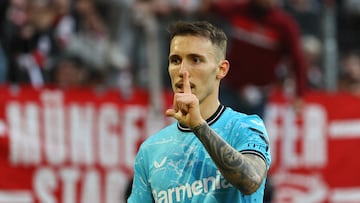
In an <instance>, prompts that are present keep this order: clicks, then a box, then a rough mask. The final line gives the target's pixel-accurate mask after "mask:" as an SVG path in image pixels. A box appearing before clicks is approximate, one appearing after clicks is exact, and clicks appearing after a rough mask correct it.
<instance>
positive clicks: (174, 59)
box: [169, 56, 181, 65]
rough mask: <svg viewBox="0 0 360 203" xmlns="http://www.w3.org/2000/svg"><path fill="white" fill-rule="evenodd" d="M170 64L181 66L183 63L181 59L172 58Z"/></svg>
mask: <svg viewBox="0 0 360 203" xmlns="http://www.w3.org/2000/svg"><path fill="white" fill-rule="evenodd" d="M169 62H170V63H171V64H175V65H177V64H180V63H181V60H180V58H179V57H176V56H171V57H170V59H169Z"/></svg>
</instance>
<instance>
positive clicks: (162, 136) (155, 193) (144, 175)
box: [128, 106, 271, 203]
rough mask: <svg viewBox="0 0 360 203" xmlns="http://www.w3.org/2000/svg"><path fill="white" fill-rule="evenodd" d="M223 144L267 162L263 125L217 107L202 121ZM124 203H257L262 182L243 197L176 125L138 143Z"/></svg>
mask: <svg viewBox="0 0 360 203" xmlns="http://www.w3.org/2000/svg"><path fill="white" fill-rule="evenodd" d="M207 122H208V124H209V126H210V127H211V128H212V129H213V130H214V131H215V132H216V133H217V134H218V135H220V136H221V137H222V138H223V139H224V140H225V141H226V142H227V143H229V144H230V145H231V146H233V147H234V148H235V149H237V150H238V151H240V152H242V153H251V154H256V155H258V156H260V157H261V158H263V159H264V161H265V162H266V165H267V169H269V166H270V163H271V156H270V148H269V147H270V146H269V142H268V135H267V132H266V129H265V126H264V123H263V121H262V120H261V119H260V118H259V117H258V116H256V115H245V114H242V113H239V112H236V111H233V110H232V109H231V108H228V107H227V108H226V107H224V106H220V107H219V109H218V110H217V112H216V113H215V114H214V115H213V116H212V117H211V118H210V119H208V120H207ZM134 174H135V175H134V181H133V187H132V192H131V195H130V197H129V199H128V202H129V203H148V202H159V203H175V202H201V203H227V202H228V203H235V202H241V203H250V202H251V203H262V202H263V194H264V186H265V180H264V182H263V183H262V185H261V187H260V188H259V189H258V190H257V191H256V192H255V193H253V194H251V195H244V194H242V193H241V192H240V191H239V190H238V189H236V188H235V187H233V186H232V185H231V184H230V183H229V182H228V181H227V180H225V179H224V177H223V176H222V175H221V174H220V172H219V170H218V169H217V167H216V166H215V164H214V162H213V161H212V159H211V158H210V156H209V154H208V153H207V151H206V150H205V148H204V147H203V145H202V143H201V142H200V141H199V140H198V138H197V137H196V136H195V135H194V133H192V131H191V130H190V129H188V128H185V127H182V126H181V125H179V124H178V123H177V122H176V123H173V124H171V125H169V126H167V127H166V128H164V129H162V130H161V131H159V132H158V133H156V134H154V135H152V136H150V137H149V138H148V139H147V140H146V141H145V142H144V143H142V145H141V147H140V149H139V152H138V154H137V156H136V160H135V165H134Z"/></svg>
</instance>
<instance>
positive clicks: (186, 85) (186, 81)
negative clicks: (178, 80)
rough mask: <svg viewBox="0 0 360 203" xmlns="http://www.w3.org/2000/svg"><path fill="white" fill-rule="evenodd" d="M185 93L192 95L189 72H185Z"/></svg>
mask: <svg viewBox="0 0 360 203" xmlns="http://www.w3.org/2000/svg"><path fill="white" fill-rule="evenodd" d="M183 77H184V84H183V86H184V93H187V94H191V85H190V80H189V72H187V71H185V72H184V76H183Z"/></svg>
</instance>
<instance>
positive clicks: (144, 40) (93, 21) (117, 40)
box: [0, 0, 360, 203]
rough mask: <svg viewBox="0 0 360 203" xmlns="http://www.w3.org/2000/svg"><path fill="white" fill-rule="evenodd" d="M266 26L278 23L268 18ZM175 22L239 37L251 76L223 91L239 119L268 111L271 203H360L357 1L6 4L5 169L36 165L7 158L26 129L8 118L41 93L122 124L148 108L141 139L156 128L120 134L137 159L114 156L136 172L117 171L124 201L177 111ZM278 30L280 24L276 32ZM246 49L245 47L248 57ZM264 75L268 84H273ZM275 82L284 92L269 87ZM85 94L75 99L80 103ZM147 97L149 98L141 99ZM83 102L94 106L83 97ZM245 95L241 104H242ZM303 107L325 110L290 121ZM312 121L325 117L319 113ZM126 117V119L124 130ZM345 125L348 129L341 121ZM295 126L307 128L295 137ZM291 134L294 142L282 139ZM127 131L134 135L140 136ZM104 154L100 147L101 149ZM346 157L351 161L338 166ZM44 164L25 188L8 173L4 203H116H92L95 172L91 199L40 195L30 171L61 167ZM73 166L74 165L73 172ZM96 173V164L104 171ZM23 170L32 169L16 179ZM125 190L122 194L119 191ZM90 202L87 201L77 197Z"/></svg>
mask: <svg viewBox="0 0 360 203" xmlns="http://www.w3.org/2000/svg"><path fill="white" fill-rule="evenodd" d="M247 2H256V3H254V4H257V5H260V6H259V7H256V8H251V9H248V10H247V9H245V8H243V7H241V6H240V7H239V8H240V9H238V10H235V11H233V10H231V8H237V7H236V6H234V5H240V4H243V3H247ZM270 7H271V8H275V9H277V12H278V13H277V14H274V15H273V16H271V17H264V16H266V14H267V13H268V11H267V9H269V8H270ZM229 11H231V12H229ZM242 12H244V13H242ZM252 12H254V13H252ZM230 13H235V14H234V15H235V16H236V15H237V14H239V16H240V17H239V16H238V17H234V16H231V15H230ZM279 13H280V14H279ZM265 18H266V19H270V20H264V19H265ZM259 19H260V20H259ZM176 20H208V21H210V22H212V23H214V24H216V25H218V26H220V27H221V28H223V29H224V30H225V32H226V33H227V34H228V37H229V60H230V64H235V65H233V66H232V67H231V68H232V69H239V70H242V71H243V72H241V73H239V74H235V73H236V72H234V74H231V76H232V77H230V80H229V81H228V82H224V87H226V88H224V89H221V100H222V101H223V102H224V103H225V104H226V105H229V106H232V107H233V108H234V109H238V110H240V111H242V110H243V111H244V112H246V113H258V114H259V115H261V116H262V117H263V118H264V119H265V121H266V123H267V124H268V128H269V136H270V139H271V140H272V143H273V146H274V147H273V148H274V151H273V156H274V166H273V169H272V172H271V173H270V178H269V179H270V180H271V184H272V185H271V186H269V187H271V191H269V192H270V193H269V194H268V195H270V196H271V197H269V199H268V201H267V202H271V201H272V202H276V203H278V202H309V203H310V202H314V203H317V202H319V203H322V202H338V203H340V202H354V203H355V202H360V196H359V192H360V184H359V183H360V177H359V175H357V176H352V175H351V174H354V173H356V172H354V173H352V172H353V171H355V169H356V170H357V169H359V168H360V166H358V165H359V164H356V166H355V167H354V166H353V165H351V164H349V163H350V162H351V163H355V162H357V161H354V160H353V157H352V158H349V156H351V154H352V153H350V151H351V150H350V149H354V150H356V149H357V148H356V147H355V146H353V145H351V144H349V143H352V144H356V143H358V142H359V137H360V129H359V128H358V127H357V126H360V121H359V119H360V109H359V107H358V106H360V105H358V103H357V102H359V101H360V37H359V36H360V1H358V0H214V1H211V0H0V86H1V92H0V104H1V108H0V144H3V145H4V146H5V147H3V149H4V150H3V151H1V148H0V157H2V162H3V163H5V165H3V167H0V170H2V172H5V171H7V173H5V174H12V175H16V174H17V173H18V172H21V171H23V170H26V171H28V169H27V167H28V166H27V164H25V165H24V166H23V165H22V164H20V165H19V164H18V163H17V162H13V159H11V160H10V158H9V159H8V155H9V154H11V153H10V152H8V151H7V150H9V151H11V150H10V148H11V147H10V146H12V145H11V144H9V143H11V142H12V141H11V140H12V138H11V136H12V133H13V132H12V131H11V130H9V129H11V128H14V126H11V125H10V124H11V122H15V121H14V120H11V118H12V117H11V116H10V113H11V112H12V111H7V110H6V109H7V107H8V106H9V104H10V103H11V102H12V101H13V100H16V101H18V102H19V103H22V102H23V101H28V100H29V101H31V100H32V98H33V95H38V94H39V93H38V92H36V91H42V90H44V89H46V88H50V89H52V90H57V91H60V92H63V94H65V95H72V96H69V98H72V99H73V100H74V101H76V102H84V101H85V100H86V99H84V98H87V99H88V100H87V101H88V102H94V103H96V104H97V105H99V103H100V106H101V104H102V102H104V101H108V102H113V103H116V105H118V106H119V109H120V110H119V111H120V112H119V114H121V113H122V111H123V106H124V105H125V106H126V105H129V106H131V105H134V104H139V105H140V106H147V105H149V109H150V111H151V113H150V114H151V115H150V119H148V120H152V122H150V123H151V124H148V125H150V127H149V126H146V124H144V123H143V121H142V122H136V124H135V125H136V126H137V130H138V129H145V128H147V130H146V132H141V133H138V134H136V136H133V138H129V137H131V136H125V135H123V134H122V133H119V134H120V136H122V137H124V138H121V139H120V141H119V143H120V144H119V146H128V145H127V144H130V145H131V146H132V145H133V148H129V149H128V148H126V147H125V148H126V150H128V151H126V153H130V154H131V155H129V154H121V153H120V152H119V151H113V153H114V152H116V153H119V154H120V155H119V156H129V158H128V160H126V161H125V162H126V163H125V164H124V163H120V164H119V163H117V162H116V164H115V166H116V167H115V168H118V169H119V171H121V173H122V175H121V176H119V177H120V178H118V179H113V180H114V181H118V182H119V183H120V185H119V186H118V187H115V188H113V189H112V192H113V193H114V194H113V193H111V192H110V193H106V192H104V193H105V194H107V195H109V194H110V196H111V197H112V198H113V199H116V198H115V197H113V196H116V197H118V199H119V198H120V199H121V200H119V201H120V202H121V201H124V202H125V200H124V199H125V198H126V195H127V194H128V193H127V192H128V191H126V190H128V189H129V186H130V184H129V183H131V176H132V161H133V158H134V156H135V154H136V149H137V147H138V146H139V144H140V143H141V141H143V139H145V138H146V137H147V136H149V135H150V134H151V133H150V132H154V131H156V130H157V129H159V128H160V127H161V126H163V125H164V123H166V122H167V121H164V122H163V123H162V122H160V123H156V122H155V121H156V120H157V119H159V118H161V119H160V120H162V118H163V117H164V115H163V109H164V106H166V105H167V104H168V103H169V104H171V96H170V97H166V98H165V99H163V97H162V94H164V92H171V89H170V80H169V77H168V74H167V65H168V51H169V50H168V48H169V36H168V33H167V30H166V28H167V26H168V25H169V23H171V22H173V21H176ZM258 20H259V21H258ZM272 21H275V23H273V24H272ZM263 22H265V24H264V25H263V24H262V23H263ZM276 23H279V24H281V25H282V27H281V26H278V24H276ZM242 47H246V48H244V49H241V48H242ZM250 50H251V51H250ZM242 56H244V58H242ZM245 56H246V57H245ZM255 62H256V63H255ZM258 62H259V63H258ZM261 62H264V63H263V64H261ZM242 64H250V65H249V66H248V67H244V66H247V65H242ZM252 64H255V65H258V66H260V67H261V68H259V67H257V66H256V67H255V65H254V68H253V67H251V65H252ZM268 65H269V66H273V67H272V68H271V71H272V72H266V71H264V70H265V69H266V67H267V66H268ZM264 67H265V69H264ZM257 68H258V69H257ZM249 69H252V70H254V71H255V74H257V75H256V76H254V75H251V74H252V73H249V72H248V70H249ZM246 74H249V77H246V78H247V79H249V81H246V82H247V83H246V84H239V81H243V79H241V78H240V76H246ZM268 76H269V77H268ZM262 77H267V79H264V80H263V79H262ZM239 78H240V79H239ZM267 80H271V81H270V82H269V81H267ZM234 81H235V82H234ZM269 84H271V86H275V88H271V89H269ZM254 86H258V87H260V88H254ZM19 88H20V89H21V88H23V89H32V90H31V91H30V93H29V92H28V93H26V95H27V96H26V95H25V94H23V95H22V96H21V94H22V93H21V92H20V93H19V92H16V96H11V95H12V94H14V89H16V90H18V89H19ZM74 89H75V90H76V91H75V94H72V93H71V91H73V90H74ZM79 89H81V91H79ZM94 90H96V91H94ZM139 90H141V93H138V91H139ZM34 91H35V92H34ZM84 91H85V92H87V93H88V94H86V93H84ZM107 91H115V92H116V93H115V94H119V95H120V97H121V99H120V97H119V98H117V97H112V96H109V97H106V98H107V99H104V98H100V97H99V95H102V93H104V92H107ZM94 92H95V93H94ZM279 92H280V93H279ZM143 93H144V94H143ZM234 93H235V94H234ZM81 94H86V96H85V97H84V98H81V97H80V96H79V95H81ZM237 94H238V96H236V98H234V97H231V96H234V95H237ZM24 95H25V96H24ZM54 95H55V96H58V95H57V94H54ZM139 95H140V96H139ZM144 95H146V96H144ZM273 95H275V96H273ZM279 95H280V96H279ZM309 95H310V96H309ZM334 95H335V96H334ZM137 96H138V97H137ZM97 97H99V98H97ZM241 97H243V98H241ZM39 98H40V96H39ZM41 98H43V97H41ZM54 98H55V99H54ZM56 98H60V99H61V98H63V97H53V96H51V95H50V97H49V98H48V99H49V101H51V102H53V103H51V102H50V103H49V105H50V106H51V105H55V104H56V101H58V100H57V99H56ZM64 98H65V97H64ZM114 98H117V99H114ZM263 98H266V99H263ZM284 98H285V99H284ZM289 98H290V100H289ZM297 98H302V100H303V101H305V103H308V104H313V103H315V104H319V105H313V106H311V105H308V106H306V105H305V107H309V108H305V109H303V110H302V111H303V112H305V113H304V114H303V115H305V116H303V117H301V118H300V119H299V118H298V117H296V113H295V114H290V113H289V112H287V111H286V110H284V109H286V108H285V107H284V101H291V100H293V99H294V100H295V99H297ZM164 100H165V101H164ZM44 101H45V100H44ZM46 101H48V100H46ZM64 101H65V100H64ZM168 101H170V102H168ZM259 101H262V102H259ZM41 102H43V100H41V101H40V103H41ZM67 102H69V101H67ZM144 102H145V103H146V104H144ZM234 102H235V103H234ZM69 103H71V99H70V102H69ZM259 103H261V104H259ZM238 104H241V105H238ZM69 105H70V104H69ZM65 106H66V105H65ZM319 106H322V108H320V109H321V111H317V110H319V108H318V107H319ZM286 107H288V106H286ZM279 109H280V110H279ZM314 109H315V111H314ZM6 112H7V113H8V114H7V113H6ZM9 112H10V113H9ZM134 112H135V113H133V114H139V115H141V116H143V117H146V116H147V113H146V112H147V110H146V111H145V112H143V111H139V112H140V113H139V112H137V111H134ZM136 112H137V113H136ZM275 112H276V113H275ZM279 112H280V113H279ZM313 112H317V113H318V114H316V115H315V114H312V113H313ZM319 112H320V113H319ZM321 112H326V113H324V114H326V116H324V117H321V116H320V117H318V116H317V115H323V114H321ZM80 114H81V113H80ZM19 115H20V114H19ZM86 115H88V114H86ZM334 115H335V116H334ZM122 116H123V117H122ZM141 116H140V117H141ZM306 116H308V117H306ZM19 117H21V116H19ZM104 118H105V117H104ZM124 118H125V120H121V119H124ZM126 118H127V117H126V115H125V116H124V115H120V118H119V119H120V121H119V123H121V124H118V126H115V125H114V126H111V129H112V130H114V132H115V131H116V130H118V131H121V132H122V130H123V128H126V127H124V126H125V125H127V124H124V123H127V120H126ZM129 119H130V120H129V122H132V120H131V119H133V117H131V116H129ZM306 119H308V120H306ZM312 119H313V120H312ZM339 119H340V120H341V119H345V120H346V122H347V121H349V122H347V123H346V122H345V121H344V122H340V123H339V122H335V121H338V120H339ZM332 121H334V122H332ZM29 122H30V121H29ZM311 122H312V123H311ZM279 123H280V124H279ZM289 123H290V124H289ZM324 123H326V126H325V124H324ZM311 124H313V125H317V126H316V127H319V126H320V127H322V128H321V129H320V131H321V132H320V133H322V134H325V137H326V135H327V134H329V135H330V137H332V138H337V139H338V138H339V137H341V136H343V134H345V135H344V136H343V137H346V141H341V142H340V143H339V142H337V143H335V142H334V141H333V140H330V141H329V140H327V139H326V138H324V137H322V138H318V137H317V136H316V135H318V134H319V131H316V132H310V131H311V129H317V128H316V127H314V126H313V125H311ZM330 124H331V125H330ZM332 124H333V125H332ZM358 124H359V125H358ZM44 125H46V123H45V124H44ZM123 125H124V126H123ZM119 126H120V127H119ZM279 126H280V127H279ZM284 126H285V127H284ZM286 126H296V130H294V128H292V129H289V128H286ZM309 126H310V127H309ZM29 129H30V128H29ZM300 129H302V131H301V130H300ZM309 129H310V130H309ZM277 130H278V131H277ZM281 130H284V133H279V132H280V131H281ZM287 130H288V131H287ZM306 130H308V131H306ZM118 131H116V132H118ZM140 131H141V130H140ZM111 132H113V131H111ZM129 132H131V133H129ZM309 132H310V133H309ZM41 133H44V132H42V131H40V132H39V134H41ZM66 133H69V134H71V132H67V131H66V132H65V134H66ZM124 133H125V134H126V133H128V134H129V135H132V131H124ZM287 133H289V134H287ZM341 133H343V134H341ZM44 134H46V132H45V133H44ZM115 134H116V133H115ZM284 134H285V135H284ZM292 134H294V135H292ZM295 134H296V136H295ZM314 134H315V136H314ZM41 135H42V134H41ZM309 135H311V136H310V138H309ZM125 138H129V139H130V141H127V140H126V139H125ZM307 138H309V139H307ZM284 140H285V141H284ZM40 142H41V141H40ZM344 142H346V143H344ZM64 143H65V144H66V143H67V142H64ZM79 143H80V142H79ZM284 143H285V144H284ZM289 143H290V144H289ZM309 143H315V144H309ZM324 143H326V144H324ZM109 145H111V144H109ZM21 146H22V145H21ZM36 146H37V145H36ZM89 146H90V145H89ZM350 146H351V147H350ZM37 147H39V146H37ZM290 148H291V149H290ZM96 149H97V148H96V147H95V149H94V150H96ZM110 149H111V147H110ZM114 149H115V148H114ZM116 149H118V148H116ZM319 149H320V151H319ZM41 150H44V149H41ZM305 150H307V152H304V151H305ZM30 151H31V150H30ZM85 151H86V150H85ZM339 151H341V152H345V151H346V152H348V151H349V153H345V154H342V155H339V156H336V155H335V154H338V152H339ZM289 152H291V153H294V154H291V153H289ZM86 153H91V152H86ZM86 153H85V154H86ZM299 154H301V156H300V155H299ZM314 154H316V155H318V156H314ZM324 154H325V155H324ZM320 155H323V156H320ZM69 156H70V155H69ZM296 156H298V157H297V158H298V159H297V158H296ZM333 156H335V160H336V161H329V160H334V159H333V158H334V157H333ZM9 157H10V156H9ZM284 157H285V158H284ZM289 157H290V158H289ZM299 157H300V158H299ZM309 157H310V158H309ZM311 157H312V158H311ZM316 157H318V158H316ZM319 157H320V158H319ZM324 157H326V158H324ZM44 159H45V158H44ZM95 159H96V158H95ZM114 159H116V158H114ZM119 159H121V158H119ZM49 160H50V159H49ZM64 160H67V158H64ZM343 160H346V161H343ZM45 162H46V161H45ZM80 162H81V161H80ZM85 162H86V161H85ZM121 162H122V161H121ZM294 162H297V163H298V165H297V164H294ZM344 162H345V163H344ZM14 163H15V164H14ZM16 163H17V164H16ZM34 163H36V164H34V165H32V167H33V168H32V169H31V170H30V171H31V172H29V171H28V173H29V174H30V175H28V176H27V178H29V182H26V181H25V183H24V182H22V181H20V182H19V183H18V184H17V183H14V182H13V181H10V180H8V179H7V177H5V176H2V177H1V175H0V180H1V181H0V182H2V183H0V202H2V201H1V200H6V201H4V202H10V203H12V202H34V201H39V202H57V201H60V200H61V201H62V202H84V201H85V200H88V202H113V201H112V200H113V199H112V198H111V197H110V196H106V195H104V196H106V197H107V199H106V201H105V200H102V198H101V197H98V196H96V195H95V196H96V198H91V197H93V196H92V194H91V192H89V191H93V190H97V189H99V188H96V187H94V188H92V186H90V185H91V184H92V183H94V182H91V181H90V180H94V179H91V178H90V177H92V176H91V173H90V172H88V171H87V170H85V171H86V173H84V174H86V175H83V176H82V175H80V176H81V177H83V179H84V180H85V181H90V182H87V183H82V184H84V185H88V186H86V187H85V186H84V187H85V188H87V189H88V193H86V192H82V193H81V192H78V191H77V190H76V191H77V192H74V193H71V192H69V191H71V189H69V188H67V189H68V190H66V189H64V188H63V189H58V190H59V191H63V192H64V191H67V193H66V195H62V196H61V195H59V193H61V192H59V191H58V190H57V189H56V190H54V191H52V192H54V194H53V195H54V196H53V198H51V195H49V196H47V195H45V194H46V193H41V192H39V191H42V189H41V187H40V186H39V185H36V184H35V183H32V182H34V180H33V178H34V177H35V175H34V174H31V173H32V172H33V170H34V168H36V165H37V164H39V165H41V164H45V165H46V166H49V165H50V167H54V168H56V167H57V166H58V165H57V164H54V163H51V161H50V162H49V163H47V162H46V163H43V162H41V161H40V162H39V163H37V162H34ZM81 163H82V162H81ZM91 163H93V162H91ZM299 163H300V164H299ZM62 164H65V165H66V164H67V162H66V161H64V162H63V163H62ZM96 164H97V162H96V161H95V164H94V165H96ZM80 165H81V164H80ZM85 165H86V164H85ZM100 165H101V164H100ZM81 166H82V165H81ZM124 166H125V168H124ZM13 167H19V168H21V169H19V168H18V169H17V170H13V172H9V171H10V170H12V169H13ZM96 167H98V166H96ZM330 167H333V170H331V169H330ZM85 168H86V167H85ZM100 168H101V166H100ZM105 168H107V169H109V167H105ZM350 168H351V169H350ZM111 169H114V168H111ZM348 169H350V170H348ZM53 170H54V171H56V170H55V169H53ZM338 170H340V172H342V173H343V174H346V175H345V176H344V178H343V179H342V178H339V177H337V174H336V173H337V172H338ZM98 171H99V174H102V173H103V169H98ZM284 171H285V172H284ZM89 174H90V175H89ZM68 175H69V174H68ZM88 175H89V177H88ZM65 176H66V175H64V176H62V177H65ZM335 176H336V177H335ZM71 177H74V176H71ZM115 177H118V176H115ZM4 180H6V181H4ZM63 181H64V180H63ZM10 182H13V183H11V184H10ZM15 182H16V181H15ZM35 182H36V181H35ZM50 182H51V181H50ZM49 184H50V183H49ZM102 184H104V185H106V184H107V183H102ZM114 184H115V185H117V184H116V183H114ZM297 184H298V185H297ZM64 185H66V184H64ZM80 185H81V184H80ZM289 185H291V187H290V189H289V187H288V186H289ZM314 185H315V186H316V187H315V186H314ZM277 186H278V187H277ZM48 187H50V188H52V189H54V188H56V187H55V186H49V185H48ZM58 187H59V188H60V186H58ZM77 187H79V185H77ZM24 188H26V189H29V188H30V190H33V191H34V192H30V193H26V192H25V193H20V196H19V193H13V192H12V190H14V189H17V190H19V189H24ZM39 188H40V189H39ZM44 188H46V187H44ZM44 188H43V189H44ZM80 188H81V186H80ZM294 188H296V190H294ZM336 188H340V189H336ZM344 188H346V189H344ZM79 190H80V189H79ZM100 190H101V189H100ZM104 190H110V189H109V188H107V189H104ZM115 190H118V191H120V192H114V191H115ZM44 191H48V190H46V189H44ZM80 193H81V195H82V196H81V195H79V196H77V195H76V194H80ZM330 194H332V195H330ZM75 196H76V197H75ZM80 196H81V197H80ZM19 197H21V198H19ZM67 198H68V199H67ZM69 198H70V199H71V198H73V200H70V199H69ZM79 198H80V199H81V198H83V199H82V200H80V199H79ZM13 200H14V201H13ZM15 200H16V201H15ZM20 200H21V201H20ZM41 200H42V201H41ZM85 202H86V201H85Z"/></svg>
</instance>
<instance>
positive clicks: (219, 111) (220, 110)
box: [177, 104, 225, 132]
mask: <svg viewBox="0 0 360 203" xmlns="http://www.w3.org/2000/svg"><path fill="white" fill-rule="evenodd" d="M224 111H225V106H224V105H222V104H220V105H219V107H218V108H217V110H216V111H215V113H214V114H213V115H212V116H210V117H209V118H208V119H206V122H207V124H208V125H209V126H210V125H211V124H213V123H215V121H217V120H218V119H219V118H220V116H221V114H222V113H223V112H224ZM177 126H178V129H179V130H180V131H183V132H191V129H190V128H188V127H186V126H184V125H181V124H180V123H179V122H178V123H177Z"/></svg>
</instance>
